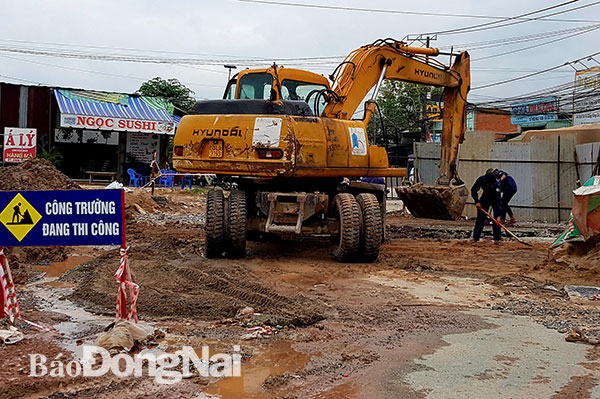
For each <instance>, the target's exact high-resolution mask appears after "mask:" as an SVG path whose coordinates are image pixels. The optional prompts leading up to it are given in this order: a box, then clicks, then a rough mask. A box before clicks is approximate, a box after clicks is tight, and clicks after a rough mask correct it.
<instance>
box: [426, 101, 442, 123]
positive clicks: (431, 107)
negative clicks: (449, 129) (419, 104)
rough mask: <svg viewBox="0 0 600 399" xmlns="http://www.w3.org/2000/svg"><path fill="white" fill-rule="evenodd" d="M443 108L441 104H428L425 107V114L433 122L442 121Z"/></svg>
mask: <svg viewBox="0 0 600 399" xmlns="http://www.w3.org/2000/svg"><path fill="white" fill-rule="evenodd" d="M443 110H444V106H443V105H442V106H441V107H440V105H439V104H427V105H426V108H425V114H426V115H427V119H428V120H430V121H432V122H441V121H442V112H443Z"/></svg>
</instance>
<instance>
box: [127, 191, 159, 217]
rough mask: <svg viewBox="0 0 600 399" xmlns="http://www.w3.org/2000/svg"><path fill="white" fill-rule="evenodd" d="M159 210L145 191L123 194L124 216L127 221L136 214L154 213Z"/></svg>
mask: <svg viewBox="0 0 600 399" xmlns="http://www.w3.org/2000/svg"><path fill="white" fill-rule="evenodd" d="M159 210H160V206H159V205H158V203H157V202H156V201H154V200H153V199H152V196H151V195H150V193H149V192H147V191H146V190H145V189H140V190H134V191H133V192H130V193H128V192H126V193H125V215H126V217H127V218H128V219H129V218H131V217H132V216H134V215H137V214H145V213H154V212H158V211H159Z"/></svg>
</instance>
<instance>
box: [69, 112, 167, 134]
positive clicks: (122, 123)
mask: <svg viewBox="0 0 600 399" xmlns="http://www.w3.org/2000/svg"><path fill="white" fill-rule="evenodd" d="M60 126H61V127H74V128H80V129H99V130H111V131H127V132H144V133H158V134H174V132H175V123H174V122H161V121H144V120H139V119H123V118H113V117H106V116H81V115H69V114H61V115H60Z"/></svg>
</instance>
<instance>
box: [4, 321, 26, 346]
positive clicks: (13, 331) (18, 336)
mask: <svg viewBox="0 0 600 399" xmlns="http://www.w3.org/2000/svg"><path fill="white" fill-rule="evenodd" d="M22 340H23V333H22V332H21V331H19V329H18V328H16V327H15V326H8V329H7V330H0V344H4V345H14V344H16V343H17V342H20V341H22Z"/></svg>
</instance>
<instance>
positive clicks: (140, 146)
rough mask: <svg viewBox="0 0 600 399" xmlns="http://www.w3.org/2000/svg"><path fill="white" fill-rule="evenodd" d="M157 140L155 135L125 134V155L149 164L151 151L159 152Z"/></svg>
mask: <svg viewBox="0 0 600 399" xmlns="http://www.w3.org/2000/svg"><path fill="white" fill-rule="evenodd" d="M159 145H160V143H159V140H158V136H157V135H156V134H145V133H127V154H129V155H131V156H132V157H134V158H135V159H136V161H138V162H142V163H150V161H152V151H156V152H157V153H160V151H159V149H160V148H159Z"/></svg>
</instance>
